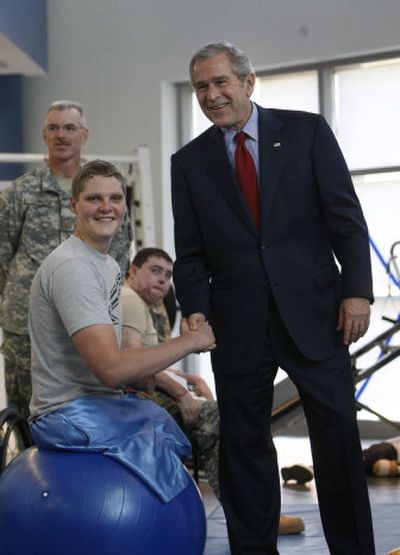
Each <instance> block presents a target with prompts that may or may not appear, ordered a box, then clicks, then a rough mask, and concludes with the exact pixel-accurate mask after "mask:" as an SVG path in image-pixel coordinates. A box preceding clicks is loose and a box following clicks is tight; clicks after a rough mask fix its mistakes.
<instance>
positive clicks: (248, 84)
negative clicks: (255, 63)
mask: <svg viewBox="0 0 400 555" xmlns="http://www.w3.org/2000/svg"><path fill="white" fill-rule="evenodd" d="M255 83H256V76H255V74H254V73H248V74H247V75H246V78H245V80H244V86H245V90H246V95H247V96H248V98H250V97H251V95H252V94H253V91H254V85H255Z"/></svg>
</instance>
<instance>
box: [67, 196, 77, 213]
mask: <svg viewBox="0 0 400 555" xmlns="http://www.w3.org/2000/svg"><path fill="white" fill-rule="evenodd" d="M69 206H70V208H71V210H72V212H73V213H74V214H75V215H76V200H75V199H74V197H71V198H70V199H69Z"/></svg>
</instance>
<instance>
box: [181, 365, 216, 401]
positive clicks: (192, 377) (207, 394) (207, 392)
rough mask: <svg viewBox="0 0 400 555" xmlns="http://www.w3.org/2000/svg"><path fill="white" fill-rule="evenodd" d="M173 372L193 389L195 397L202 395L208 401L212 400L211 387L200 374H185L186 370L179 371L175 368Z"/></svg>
mask: <svg viewBox="0 0 400 555" xmlns="http://www.w3.org/2000/svg"><path fill="white" fill-rule="evenodd" d="M175 374H176V375H177V376H180V377H181V378H184V379H185V380H186V382H187V384H188V386H190V387H189V389H190V388H191V391H193V393H194V394H195V395H197V397H204V398H205V399H207V400H208V401H213V400H214V397H213V394H212V393H211V389H210V388H209V387H208V385H207V384H206V382H205V380H204V379H203V378H202V377H201V376H197V375H196V374H187V373H186V372H180V371H179V370H175Z"/></svg>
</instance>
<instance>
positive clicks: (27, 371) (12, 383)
mask: <svg viewBox="0 0 400 555" xmlns="http://www.w3.org/2000/svg"><path fill="white" fill-rule="evenodd" d="M1 351H2V353H3V355H4V375H5V383H6V393H7V399H8V405H9V406H10V407H11V406H12V407H13V408H16V409H17V410H18V412H19V413H20V414H21V415H22V416H23V417H24V418H27V417H28V416H29V403H30V400H31V396H32V381H31V342H30V339H29V335H18V334H16V333H11V332H8V331H6V330H3V344H2V345H1Z"/></svg>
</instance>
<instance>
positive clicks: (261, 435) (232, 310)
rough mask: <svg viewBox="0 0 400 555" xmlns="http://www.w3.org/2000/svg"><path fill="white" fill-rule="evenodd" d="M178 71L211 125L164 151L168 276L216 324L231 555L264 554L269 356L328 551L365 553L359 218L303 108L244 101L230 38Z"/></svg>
mask: <svg viewBox="0 0 400 555" xmlns="http://www.w3.org/2000/svg"><path fill="white" fill-rule="evenodd" d="M190 74H191V81H192V85H193V87H194V90H195V92H196V95H197V99H198V101H199V104H200V107H201V109H202V111H203V112H204V114H205V115H206V116H207V117H208V118H209V119H210V120H211V121H212V123H213V124H214V126H212V127H211V128H210V129H208V130H207V131H205V132H204V133H203V134H202V135H200V136H199V137H197V138H196V139H194V140H193V141H191V142H190V143H189V144H187V145H186V146H184V147H183V148H182V149H181V150H180V151H178V152H177V153H176V154H175V155H174V156H173V157H172V196H173V209H174V217H175V239H176V254H177V261H176V263H175V267H174V280H175V285H176V291H177V297H178V300H179V302H180V305H181V308H182V314H183V317H184V320H183V325H184V326H185V325H188V326H189V327H191V328H193V329H194V328H195V327H196V325H197V323H198V322H200V321H202V320H205V319H209V320H210V322H211V323H212V326H213V329H214V331H215V335H216V340H217V348H216V349H215V350H214V351H213V352H212V363H213V369H214V373H215V380H216V388H217V396H218V403H219V408H220V416H221V430H220V433H221V451H220V483H221V496H222V503H223V507H224V510H225V514H226V518H227V524H228V534H229V541H230V546H231V552H232V555H244V554H251V555H261V554H263V555H265V554H267V553H268V554H277V553H278V551H277V548H276V534H277V528H278V517H279V509H280V488H279V478H278V471H277V462H276V452H275V448H274V445H273V441H272V438H271V433H270V414H271V405H272V396H273V381H274V378H275V375H276V372H277V369H278V367H281V368H283V369H284V370H285V371H286V372H287V373H288V375H289V376H290V378H291V379H292V380H293V382H294V383H295V384H296V386H297V388H298V390H299V393H300V396H301V399H302V402H303V407H304V411H305V414H306V418H307V422H308V427H309V432H310V439H311V446H312V453H313V460H314V468H315V479H316V484H317V489H318V496H319V503H320V512H321V517H322V522H323V526H324V531H325V536H326V539H327V542H328V545H329V549H330V551H331V553H333V554H334V555H356V554H362V555H372V554H373V553H375V550H374V541H373V535H372V524H371V515H370V508H369V500H368V492H367V487H366V482H365V473H364V470H363V462H362V456H361V448H360V441H359V435H358V428H357V422H356V411H355V404H354V394H353V393H354V391H353V380H352V371H351V366H350V360H349V354H348V345H349V344H350V343H352V342H354V341H357V339H359V337H361V336H362V335H364V333H365V332H366V330H367V328H368V325H369V315H370V302H372V299H373V294H372V283H371V269H370V255H369V242H368V231H367V227H366V224H365V221H364V217H363V214H362V211H361V207H360V204H359V202H358V199H357V197H356V194H355V192H354V188H353V185H352V182H351V178H350V175H349V172H348V169H347V166H346V163H345V161H344V159H343V156H342V154H341V152H340V149H339V147H338V145H337V142H336V140H335V138H334V136H333V133H332V131H331V130H330V128H329V127H328V125H327V123H326V122H325V120H324V119H323V118H322V117H320V116H319V115H316V114H309V113H305V112H294V111H286V110H275V109H274V110H267V109H264V108H261V107H260V106H257V105H256V104H254V103H252V102H251V100H250V97H251V94H252V92H253V88H254V82H255V74H254V70H253V68H252V66H251V63H250V61H249V59H248V57H247V55H246V53H244V52H242V51H240V50H238V49H237V48H236V47H234V46H233V45H230V44H229V43H217V44H211V45H207V46H206V47H204V48H202V49H201V50H199V51H198V52H197V53H196V54H195V55H194V56H193V58H192V60H191V64H190ZM239 131H244V133H245V135H243V134H241V136H242V138H243V137H244V148H243V144H242V143H243V140H240V136H239V137H237V136H236V134H237V133H238V132H239ZM249 153H250V158H249ZM335 257H336V260H337V261H338V263H339V265H340V270H339V268H338V265H337V263H336V262H335Z"/></svg>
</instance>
